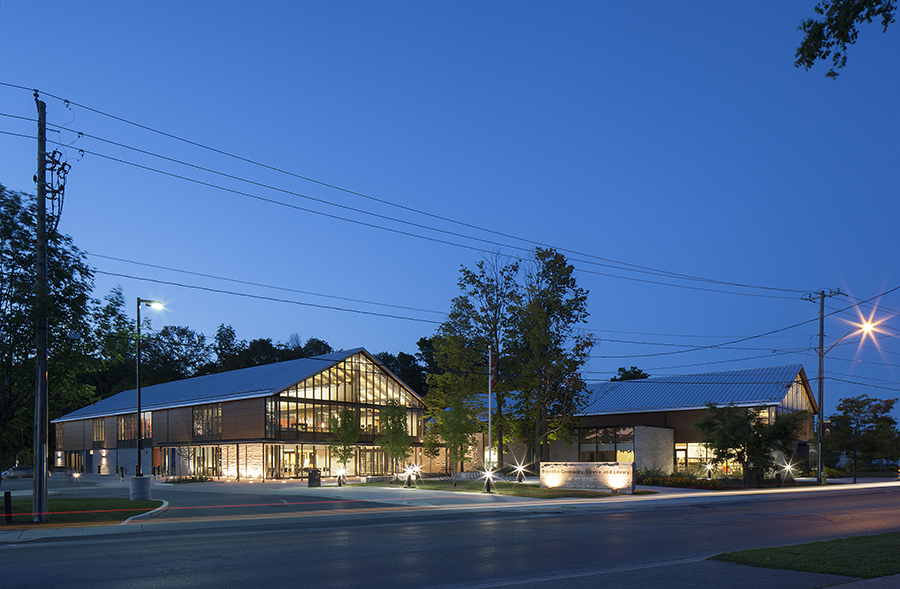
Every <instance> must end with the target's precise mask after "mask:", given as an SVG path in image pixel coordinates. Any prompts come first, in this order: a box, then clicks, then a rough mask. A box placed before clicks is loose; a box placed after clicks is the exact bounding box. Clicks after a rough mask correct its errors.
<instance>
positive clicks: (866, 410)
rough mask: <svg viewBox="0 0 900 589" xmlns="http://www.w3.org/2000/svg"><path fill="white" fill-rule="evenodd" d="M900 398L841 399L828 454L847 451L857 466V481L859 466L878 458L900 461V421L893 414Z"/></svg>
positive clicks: (865, 396)
mask: <svg viewBox="0 0 900 589" xmlns="http://www.w3.org/2000/svg"><path fill="white" fill-rule="evenodd" d="M896 403H897V399H873V398H871V397H869V396H868V395H860V396H858V397H849V398H847V399H841V401H840V403H838V405H837V408H836V409H837V413H834V414H832V415H831V427H830V428H829V432H830V433H829V434H828V435H827V436H826V437H825V446H826V451H828V450H831V451H834V452H840V451H844V452H845V453H846V456H847V458H849V459H850V462H851V463H852V464H853V482H854V483H855V482H856V470H857V465H858V464H859V463H860V462H862V461H870V460H872V459H874V458H896V453H897V438H898V433H897V420H896V419H894V418H893V417H892V416H891V415H890V413H891V411H892V410H893V408H894V405H895V404H896Z"/></svg>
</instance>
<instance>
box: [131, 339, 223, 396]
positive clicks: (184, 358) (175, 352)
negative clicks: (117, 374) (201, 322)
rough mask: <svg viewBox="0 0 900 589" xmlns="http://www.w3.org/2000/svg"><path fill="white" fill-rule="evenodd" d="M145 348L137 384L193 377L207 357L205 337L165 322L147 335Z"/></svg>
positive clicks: (150, 383) (205, 363) (207, 359)
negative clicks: (164, 324) (155, 331)
mask: <svg viewBox="0 0 900 589" xmlns="http://www.w3.org/2000/svg"><path fill="white" fill-rule="evenodd" d="M144 345H145V344H143V343H142V347H143V346H144ZM145 349H146V353H144V352H142V354H141V355H142V356H143V358H142V359H141V381H142V382H141V386H149V385H153V384H158V383H163V382H170V381H173V380H181V379H183V378H190V377H192V376H196V375H197V374H198V372H199V370H200V369H201V368H202V367H203V366H205V365H207V364H208V363H209V360H210V346H209V345H208V344H207V343H206V336H205V335H203V334H202V333H199V332H196V331H194V330H193V329H191V328H189V327H184V326H176V325H166V326H165V327H163V328H162V329H161V330H160V331H159V333H156V334H154V335H153V336H151V337H149V338H148V341H147V343H146V348H145Z"/></svg>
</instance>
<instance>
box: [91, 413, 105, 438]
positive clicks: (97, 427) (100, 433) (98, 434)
mask: <svg viewBox="0 0 900 589" xmlns="http://www.w3.org/2000/svg"><path fill="white" fill-rule="evenodd" d="M93 425H94V438H93V440H94V442H103V441H105V440H106V432H105V429H106V428H105V425H104V422H103V418H102V417H101V418H100V419H95V420H93Z"/></svg>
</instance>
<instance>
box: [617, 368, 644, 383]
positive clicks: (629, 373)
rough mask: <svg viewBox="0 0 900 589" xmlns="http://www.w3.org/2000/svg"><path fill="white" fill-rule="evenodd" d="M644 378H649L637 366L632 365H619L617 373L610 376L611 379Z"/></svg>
mask: <svg viewBox="0 0 900 589" xmlns="http://www.w3.org/2000/svg"><path fill="white" fill-rule="evenodd" d="M644 378H650V375H649V374H647V373H646V372H644V371H643V370H641V369H640V368H638V367H637V366H632V367H631V368H625V367H624V366H620V367H619V373H618V374H616V375H615V376H614V377H612V378H610V379H609V380H611V381H618V380H640V379H644Z"/></svg>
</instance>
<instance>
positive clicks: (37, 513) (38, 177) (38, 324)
mask: <svg viewBox="0 0 900 589" xmlns="http://www.w3.org/2000/svg"><path fill="white" fill-rule="evenodd" d="M34 101H35V103H36V104H37V109H38V137H37V139H38V149H37V174H35V177H34V179H35V182H36V183H37V219H36V223H37V236H36V237H37V240H36V245H35V254H36V255H35V259H36V264H35V265H36V271H37V276H36V279H35V299H34V300H35V303H34V311H35V313H34V314H35V338H36V349H37V359H36V364H37V375H36V376H37V377H36V379H35V381H36V383H35V387H36V388H35V393H34V481H33V498H32V512H33V513H34V521H35V523H41V522H45V521H47V515H48V512H49V509H48V507H47V451H48V449H47V442H48V439H47V428H48V423H47V417H48V412H47V402H48V393H47V372H48V370H47V364H48V361H47V306H48V305H47V297H48V292H49V289H48V288H47V231H46V216H47V203H46V198H47V105H46V104H45V103H44V102H43V101H42V100H40V99H39V98H38V94H37V92H35V93H34Z"/></svg>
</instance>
